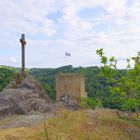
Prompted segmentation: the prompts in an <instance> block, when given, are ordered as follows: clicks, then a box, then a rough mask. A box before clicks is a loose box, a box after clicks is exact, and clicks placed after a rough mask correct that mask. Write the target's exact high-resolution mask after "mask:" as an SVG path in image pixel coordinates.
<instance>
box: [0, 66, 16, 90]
mask: <svg viewBox="0 0 140 140" xmlns="http://www.w3.org/2000/svg"><path fill="white" fill-rule="evenodd" d="M16 74H17V73H16V72H15V71H14V70H13V69H11V68H10V69H7V67H3V66H0V91H2V90H3V89H4V88H5V87H6V86H7V85H8V84H9V83H10V81H12V80H13V79H14V78H15V77H16Z"/></svg>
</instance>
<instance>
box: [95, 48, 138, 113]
mask: <svg viewBox="0 0 140 140" xmlns="http://www.w3.org/2000/svg"><path fill="white" fill-rule="evenodd" d="M96 52H97V54H98V55H99V57H100V58H101V63H102V64H103V67H102V68H101V70H102V72H101V76H102V77H104V78H105V80H106V82H107V83H108V84H109V88H108V89H109V91H110V93H111V100H112V103H114V104H115V108H116V105H118V106H117V108H119V109H122V110H136V109H140V92H139V91H140V53H138V54H137V56H136V57H132V59H127V63H128V65H127V67H126V69H125V70H123V71H121V72H120V71H119V70H118V69H117V59H116V58H115V57H111V58H109V59H108V60H109V64H108V63H107V61H102V60H103V59H104V58H106V57H105V56H104V55H103V54H104V52H103V49H99V50H97V51H96ZM106 60H107V58H106ZM132 60H133V61H134V62H135V65H134V68H133V69H130V67H131V65H130V61H132Z"/></svg>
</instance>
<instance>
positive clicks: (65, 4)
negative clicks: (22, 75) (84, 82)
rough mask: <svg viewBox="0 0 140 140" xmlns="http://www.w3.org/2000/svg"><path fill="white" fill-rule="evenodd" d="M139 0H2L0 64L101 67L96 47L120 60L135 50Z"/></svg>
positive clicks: (138, 47)
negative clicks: (23, 46)
mask: <svg viewBox="0 0 140 140" xmlns="http://www.w3.org/2000/svg"><path fill="white" fill-rule="evenodd" d="M139 13H140V0H41V1H39V0H24V1H19V0H3V1H2V0H1V1H0V65H10V66H18V67H20V65H21V46H20V42H19V39H20V36H21V33H25V34H26V41H27V45H26V67H28V68H32V67H59V66H63V65H65V52H69V53H71V57H67V64H71V65H73V66H95V65H98V66H100V60H99V58H98V56H97V55H96V50H97V49H99V48H104V50H105V52H106V55H107V56H108V57H110V56H115V57H117V58H118V67H119V68H124V67H125V66H126V62H125V59H126V58H128V57H130V56H134V55H136V53H137V52H138V51H140V14H139Z"/></svg>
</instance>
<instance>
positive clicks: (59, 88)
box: [56, 74, 87, 102]
mask: <svg viewBox="0 0 140 140" xmlns="http://www.w3.org/2000/svg"><path fill="white" fill-rule="evenodd" d="M63 96H68V97H70V98H71V99H73V100H75V101H77V102H80V101H81V99H82V98H83V97H86V96H87V95H86V92H85V77H84V76H83V75H81V74H58V75H57V76H56V99H57V101H60V100H61V97H63Z"/></svg>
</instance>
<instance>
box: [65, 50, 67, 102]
mask: <svg viewBox="0 0 140 140" xmlns="http://www.w3.org/2000/svg"><path fill="white" fill-rule="evenodd" d="M66 57H67V56H66V52H65V72H64V82H65V83H64V85H65V96H66V98H67V89H66V88H67V87H66V64H67V61H66ZM66 100H67V99H66Z"/></svg>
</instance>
